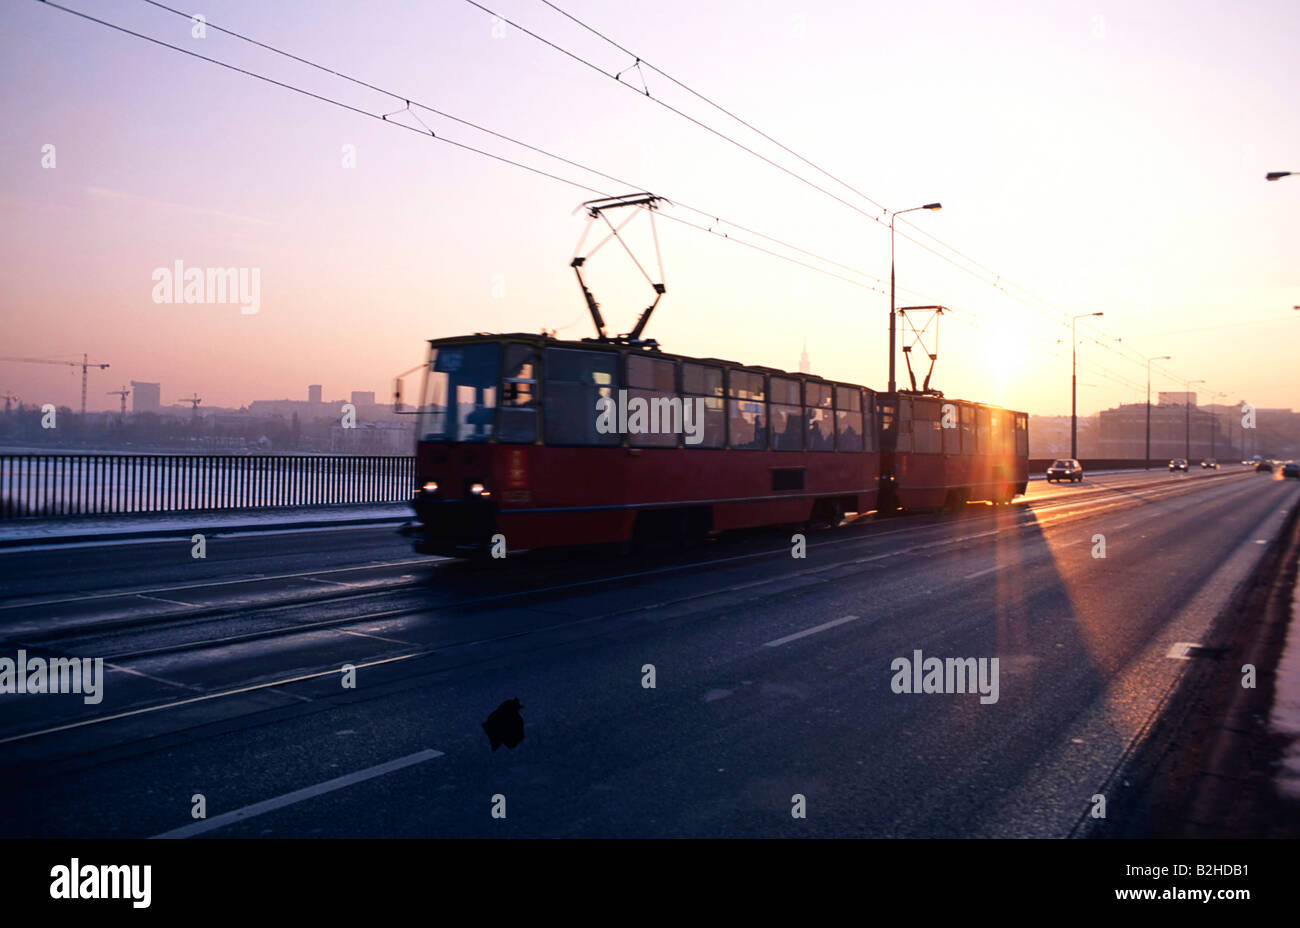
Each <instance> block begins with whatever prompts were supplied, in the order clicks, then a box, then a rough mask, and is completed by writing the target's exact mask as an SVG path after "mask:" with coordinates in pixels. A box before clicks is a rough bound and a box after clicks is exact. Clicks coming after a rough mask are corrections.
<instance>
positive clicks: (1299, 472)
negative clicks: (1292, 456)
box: [1282, 461, 1300, 480]
mask: <svg viewBox="0 0 1300 928" xmlns="http://www.w3.org/2000/svg"><path fill="white" fill-rule="evenodd" d="M1282 476H1283V477H1295V478H1296V479H1297V480H1300V464H1297V463H1296V462H1295V461H1287V462H1286V463H1285V464H1283V465H1282Z"/></svg>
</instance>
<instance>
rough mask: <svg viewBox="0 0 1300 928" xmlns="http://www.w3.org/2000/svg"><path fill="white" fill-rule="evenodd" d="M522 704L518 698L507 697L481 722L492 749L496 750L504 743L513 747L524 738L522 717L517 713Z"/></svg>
mask: <svg viewBox="0 0 1300 928" xmlns="http://www.w3.org/2000/svg"><path fill="white" fill-rule="evenodd" d="M523 707H524V705H523V703H521V702H520V701H519V700H518V698H515V699H507V700H506V701H505V702H503V703H502V704H501V705H499V706H497V707H496V709H494V710H493V711H492V714H491V715H489V716H488V717H487V721H486V722H484V723H483V730H484V731H485V732H487V736H488V740H489V741H491V742H492V750H494V751H495V750H496V749H497V748H499V747H501V745H503V744H504V745H505V746H506V747H508V748H511V749H513V748H514V746H515V745H516V744H518V743H519V742H520V741H523V740H524V718H523V716H522V715H520V714H519V712H520V710H521V709H523Z"/></svg>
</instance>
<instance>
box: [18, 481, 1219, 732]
mask: <svg viewBox="0 0 1300 928" xmlns="http://www.w3.org/2000/svg"><path fill="white" fill-rule="evenodd" d="M1175 483H1176V485H1173V486H1170V485H1169V483H1168V482H1165V483H1164V484H1163V485H1161V486H1159V487H1150V486H1148V488H1147V492H1145V493H1143V494H1142V495H1141V498H1142V499H1143V500H1144V501H1157V500H1165V499H1170V498H1175V497H1178V496H1183V495H1187V494H1189V493H1191V492H1193V491H1194V490H1196V489H1223V490H1225V491H1227V492H1231V488H1230V487H1228V486H1226V485H1225V486H1223V487H1221V488H1220V487H1218V486H1217V484H1216V485H1215V486H1214V487H1205V485H1204V484H1200V485H1198V484H1188V483H1184V482H1182V481H1176V482H1175ZM1096 502H1098V503H1100V505H1094V506H1088V507H1086V508H1083V509H1080V508H1079V507H1078V506H1077V505H1076V504H1073V503H1072V502H1060V503H1057V504H1056V505H1048V506H1036V507H1028V506H1021V507H1016V508H1017V509H1018V510H1019V511H1018V512H1016V513H1015V514H1014V515H1015V516H1016V518H1014V520H1013V521H1010V522H1004V523H1003V524H998V521H997V516H998V515H999V514H1001V515H1007V514H1008V513H1006V511H1005V510H1001V511H1000V512H999V511H998V510H995V509H993V508H991V507H990V515H989V516H985V517H976V518H973V519H970V518H967V519H963V520H962V523H965V524H968V525H969V527H970V528H971V529H974V530H975V531H974V532H963V533H961V534H959V535H957V536H956V537H949V538H941V539H937V540H931V539H924V538H921V539H917V543H915V544H910V545H907V546H905V547H902V548H895V549H891V550H889V551H881V552H876V553H867V554H864V555H863V556H862V557H857V558H853V557H849V558H845V557H837V558H835V559H834V560H833V561H832V562H830V563H826V564H817V565H815V566H809V567H804V568H801V569H798V570H794V571H785V572H781V573H779V574H777V575H775V576H771V577H766V578H763V579H760V580H758V581H753V582H748V583H743V584H740V585H736V584H733V583H730V582H728V583H727V584H726V585H724V586H720V587H716V588H710V589H706V590H703V591H698V592H693V593H690V594H688V595H683V596H679V597H669V598H666V599H662V600H657V601H655V602H651V603H642V604H638V605H636V606H632V607H628V608H622V609H615V610H610V611H604V612H601V613H598V614H596V615H589V616H569V617H566V618H564V619H563V620H561V621H558V622H551V623H545V624H534V625H530V626H528V627H526V628H515V629H512V630H510V631H508V632H505V633H502V634H496V635H474V634H469V635H461V636H456V637H453V638H451V639H448V640H445V641H440V642H438V643H437V644H436V645H431V646H424V647H416V648H414V649H409V646H408V649H407V650H400V649H399V650H395V651H393V652H391V653H382V654H380V655H377V656H375V657H373V659H371V660H369V661H359V662H357V663H356V664H355V666H357V667H358V668H362V667H367V666H379V665H382V664H391V663H394V662H400V661H407V660H413V659H418V658H422V657H431V656H434V655H442V654H446V653H447V652H449V651H454V650H460V649H467V648H475V647H481V646H490V645H494V644H500V643H503V642H509V641H511V640H514V639H520V638H525V637H528V636H536V635H543V634H545V633H548V632H555V631H557V630H567V629H574V628H578V627H582V626H590V625H593V624H599V623H606V622H609V621H612V620H616V619H620V618H625V617H628V616H630V615H634V614H636V613H646V612H654V611H657V610H670V609H672V608H674V607H680V606H684V605H688V604H692V603H703V602H705V601H707V600H709V599H710V598H716V597H718V596H721V595H726V594H736V593H741V594H743V595H747V596H751V597H758V596H762V595H764V594H763V593H762V590H764V589H765V588H766V589H770V588H772V587H773V586H779V585H782V584H785V585H787V586H789V587H790V588H792V589H793V588H797V587H798V585H799V584H798V583H797V582H794V583H792V581H800V580H805V581H806V580H807V579H809V578H811V579H813V580H814V582H815V579H816V577H817V575H818V574H822V573H827V572H834V571H839V570H842V569H844V568H846V567H853V566H864V565H868V564H872V563H874V562H879V561H884V560H888V559H891V558H898V557H907V556H910V555H920V556H924V555H926V554H930V553H935V552H938V551H940V550H942V549H945V548H960V547H961V546H963V545H969V544H971V543H981V542H984V541H985V540H986V539H988V538H990V537H992V536H995V535H999V534H1004V533H1007V532H1018V531H1021V530H1023V529H1026V528H1031V527H1040V528H1041V527H1045V526H1046V525H1051V524H1056V523H1059V522H1065V521H1073V520H1075V519H1081V518H1086V517H1088V516H1090V515H1097V514H1099V513H1101V512H1109V511H1113V510H1116V509H1121V508H1123V507H1124V506H1127V505H1131V504H1132V502H1133V500H1132V498H1131V497H1128V496H1125V497H1124V498H1122V499H1119V500H1110V501H1106V502H1102V501H1100V500H1098V501H1096ZM1062 509H1064V510H1067V512H1064V513H1061V514H1059V515H1056V516H1054V517H1052V518H1050V519H1048V520H1046V521H1044V520H1043V519H1041V518H1040V516H1041V515H1044V514H1047V513H1050V512H1053V511H1057V510H1062ZM986 523H987V524H989V525H990V526H991V529H990V530H982V529H984V528H985V524H986ZM957 524H960V523H957V522H955V521H954V520H946V521H943V522H938V523H931V524H928V525H925V526H908V527H906V528H903V529H898V530H895V531H890V532H876V533H871V534H869V535H857V536H856V537H852V538H836V539H828V540H826V541H824V542H821V543H819V544H816V545H810V548H812V549H818V548H825V547H840V546H843V545H849V544H854V543H864V542H865V543H870V542H871V541H874V540H878V539H881V538H887V537H890V536H894V535H898V534H910V533H916V532H924V531H927V530H943V529H951V528H953V527H954V525H957ZM788 555H789V550H788V548H784V547H783V548H781V549H778V550H764V551H755V552H747V553H744V554H738V555H732V556H728V557H722V558H713V559H710V560H709V561H707V562H702V563H698V564H694V565H664V566H661V567H657V568H652V569H650V570H643V571H635V572H629V573H624V574H621V575H616V576H606V577H603V578H590V579H588V580H584V581H577V582H571V583H565V584H556V585H552V586H550V587H543V588H537V589H531V590H525V591H516V592H512V593H508V594H500V595H495V596H486V597H476V598H472V599H468V600H464V601H459V602H456V603H444V604H439V605H433V606H431V605H430V604H428V603H424V604H418V605H414V606H409V607H402V608H397V609H391V610H386V611H382V612H378V613H369V614H366V615H361V616H341V617H337V618H334V619H328V620H323V621H315V622H307V623H302V622H298V623H292V624H287V625H280V626H276V627H273V628H267V629H261V630H257V631H253V632H245V633H240V634H236V635H221V636H216V637H210V638H204V639H198V640H193V641H187V642H180V643H177V644H174V645H167V646H162V647H153V648H137V649H135V650H129V649H128V650H123V651H119V652H115V653H111V654H106V655H103V657H104V659H105V661H106V663H110V664H114V665H121V664H125V663H128V662H130V661H138V660H146V659H149V658H153V657H160V656H166V655H174V654H179V653H182V652H201V651H203V650H208V649H217V648H228V647H230V646H231V645H237V644H241V643H250V642H255V641H258V640H267V639H275V638H287V637H292V636H295V635H302V634H311V633H315V632H319V631H322V630H330V629H345V628H346V627H347V626H350V625H358V624H367V623H373V622H376V621H379V620H389V619H400V618H403V617H410V616H415V615H425V616H430V617H433V616H436V615H437V614H438V613H439V612H447V611H464V610H465V609H467V608H473V607H482V606H501V605H506V604H508V603H509V602H511V601H519V600H523V599H531V600H534V602H533V605H535V600H536V598H537V597H539V596H544V595H548V594H549V595H558V594H563V593H571V592H574V591H576V590H580V589H582V588H591V587H598V586H603V585H610V584H617V583H621V582H627V581H629V580H637V579H641V578H652V577H654V576H656V575H661V574H663V573H665V572H666V571H677V570H680V569H682V568H683V566H685V567H687V568H688V569H692V568H693V569H696V570H699V569H705V568H708V567H712V566H718V565H720V564H723V563H731V564H737V563H739V562H743V561H751V560H756V559H760V558H772V557H775V556H781V557H788ZM705 608H707V606H706V607H705ZM86 640H87V641H90V640H94V639H86ZM55 643H60V644H63V645H65V646H66V645H67V644H69V643H70V642H69V641H68V640H62V641H60V642H51V641H42V640H35V641H33V642H31V643H30V644H29V645H20V646H29V647H37V648H44V647H47V646H48V645H49V644H55ZM396 643H397V644H398V645H401V644H402V642H396ZM339 672H340V669H339V666H338V665H337V664H333V663H332V664H330V665H329V666H317V667H306V668H298V669H297V670H296V671H295V672H294V673H293V674H292V675H291V676H289V677H284V678H279V677H277V678H275V679H269V680H268V679H250V680H244V681H234V682H232V683H231V684H230V685H229V686H227V687H224V688H221V689H217V690H214V691H212V692H208V693H200V694H198V695H197V696H195V695H191V696H187V697H185V698H183V699H180V700H175V699H172V700H162V701H158V702H154V703H147V704H145V705H140V706H132V707H130V708H128V709H126V710H124V711H119V712H113V713H107V714H104V715H96V716H91V717H88V718H83V719H76V720H74V721H70V722H68V723H65V724H62V725H55V726H51V727H46V728H42V729H35V730H29V731H20V732H16V733H12V734H10V735H9V736H7V737H5V738H0V744H3V743H7V742H12V741H19V740H26V739H29V738H34V737H38V736H39V735H42V734H47V733H54V732H56V731H64V730H67V729H68V728H70V727H83V726H86V725H94V724H99V723H103V722H109V721H112V720H114V719H117V718H122V717H125V716H129V715H137V714H140V713H143V712H157V711H165V710H167V709H169V708H181V707H184V706H188V705H192V704H194V703H195V702H197V701H207V700H212V699H219V698H222V697H224V696H233V695H237V694H241V693H247V692H251V691H255V690H267V689H273V688H275V687H278V686H285V685H288V684H290V683H294V682H299V681H305V680H310V679H315V678H320V677H325V676H329V675H332V674H338V673H339Z"/></svg>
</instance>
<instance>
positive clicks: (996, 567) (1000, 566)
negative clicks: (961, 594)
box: [966, 564, 1010, 580]
mask: <svg viewBox="0 0 1300 928" xmlns="http://www.w3.org/2000/svg"><path fill="white" fill-rule="evenodd" d="M1009 566H1010V565H1009V564H996V565H994V566H993V567H986V568H984V569H983V570H977V571H975V573H973V574H967V575H966V579H967V580H974V579H975V578H976V577H982V576H984V575H985V574H991V573H993V572H994V571H995V570H1002V569H1003V568H1004V567H1009Z"/></svg>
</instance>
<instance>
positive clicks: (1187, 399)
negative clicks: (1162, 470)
mask: <svg viewBox="0 0 1300 928" xmlns="http://www.w3.org/2000/svg"><path fill="white" fill-rule="evenodd" d="M1194 383H1205V381H1204V380H1189V381H1187V392H1186V393H1185V394H1184V395H1183V404H1184V405H1185V406H1186V407H1187V436H1186V438H1185V439H1184V441H1185V442H1186V445H1185V448H1184V457H1185V458H1186V459H1187V466H1188V467H1191V466H1192V384H1194Z"/></svg>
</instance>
